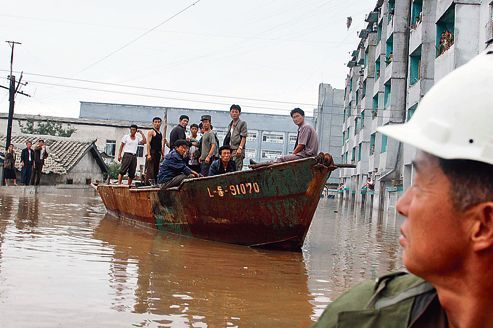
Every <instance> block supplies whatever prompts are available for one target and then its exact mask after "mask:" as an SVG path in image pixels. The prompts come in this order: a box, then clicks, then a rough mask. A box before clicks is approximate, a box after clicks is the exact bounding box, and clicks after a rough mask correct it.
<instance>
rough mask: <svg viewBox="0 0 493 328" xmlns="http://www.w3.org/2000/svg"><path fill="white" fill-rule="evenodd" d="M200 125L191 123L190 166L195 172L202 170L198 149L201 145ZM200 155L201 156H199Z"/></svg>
mask: <svg viewBox="0 0 493 328" xmlns="http://www.w3.org/2000/svg"><path fill="white" fill-rule="evenodd" d="M198 131H199V126H198V125H197V124H192V125H190V133H191V134H190V149H189V150H188V167H189V168H191V169H192V170H193V171H195V172H200V163H199V157H200V155H199V154H198V152H197V150H198V147H199V136H198ZM197 155H199V156H197Z"/></svg>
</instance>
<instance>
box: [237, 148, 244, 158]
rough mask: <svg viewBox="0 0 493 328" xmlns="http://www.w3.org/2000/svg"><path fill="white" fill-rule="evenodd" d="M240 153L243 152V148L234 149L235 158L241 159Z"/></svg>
mask: <svg viewBox="0 0 493 328" xmlns="http://www.w3.org/2000/svg"><path fill="white" fill-rule="evenodd" d="M242 151H243V148H241V147H238V149H236V157H241V152H242Z"/></svg>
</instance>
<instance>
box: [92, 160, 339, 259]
mask: <svg viewBox="0 0 493 328" xmlns="http://www.w3.org/2000/svg"><path fill="white" fill-rule="evenodd" d="M335 168H336V166H335V165H334V164H333V160H332V157H331V156H330V155H329V154H323V153H321V154H320V155H319V156H317V157H311V158H305V159H301V160H296V161H292V162H285V163H279V164H272V165H269V166H264V167H261V168H258V169H255V170H247V171H241V172H234V173H228V174H223V175H218V176H213V177H204V178H197V179H187V180H185V181H183V182H182V183H181V185H180V186H179V187H175V188H170V189H166V190H160V189H159V188H151V187H143V188H132V187H130V188H129V187H128V186H124V185H98V186H97V191H98V193H99V195H100V196H101V199H102V200H103V203H104V205H105V206H106V209H107V211H108V213H110V214H112V215H113V216H115V217H121V218H129V219H133V220H137V221H140V222H145V223H147V224H148V225H150V226H152V227H154V228H157V229H159V230H162V231H166V232H171V233H176V234H181V235H188V236H193V237H197V238H202V239H208V240H214V241H219V242H225V243H232V244H239V245H246V246H259V247H267V248H276V249H285V250H300V249H301V247H302V246H303V241H304V239H305V235H306V233H307V231H308V228H309V227H310V223H311V221H312V218H313V215H314V213H315V210H316V208H317V205H318V202H319V200H320V194H321V192H322V189H323V187H324V184H325V182H326V181H327V178H328V177H329V175H330V172H332V171H333V170H334V169H335Z"/></svg>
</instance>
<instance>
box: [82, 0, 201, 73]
mask: <svg viewBox="0 0 493 328" xmlns="http://www.w3.org/2000/svg"><path fill="white" fill-rule="evenodd" d="M200 1H201V0H196V1H194V2H193V3H192V4H190V5H188V6H186V7H185V8H184V9H182V10H180V11H179V12H177V13H176V14H174V15H172V16H171V17H168V18H166V19H165V20H164V21H162V22H161V23H159V24H158V25H156V26H154V27H153V28H151V29H149V30H147V31H145V32H144V33H142V34H140V35H139V36H137V37H136V38H134V39H132V40H130V41H129V42H127V43H125V44H124V45H123V46H121V47H119V48H117V49H115V50H113V51H112V52H110V53H109V54H107V55H106V56H104V57H103V58H101V59H98V60H96V61H95V62H93V63H92V64H90V65H88V66H86V67H85V68H83V69H82V70H81V71H79V72H78V73H76V74H80V73H82V72H85V71H87V70H88V69H89V68H91V67H93V66H95V65H97V64H99V63H100V62H102V61H104V60H106V59H108V58H109V57H111V56H113V55H114V54H116V53H117V52H119V51H121V50H123V49H125V48H126V47H128V46H130V45H131V44H132V43H134V42H136V41H138V40H140V39H142V38H143V37H144V36H146V35H147V34H149V33H151V32H152V31H154V30H156V29H158V28H159V27H161V26H163V25H164V24H166V23H167V22H169V21H170V20H172V19H173V18H175V17H176V16H178V15H180V14H181V13H183V12H185V11H187V10H188V9H190V8H191V7H193V6H195V5H196V4H197V3H199V2H200Z"/></svg>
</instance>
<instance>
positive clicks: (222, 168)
mask: <svg viewBox="0 0 493 328" xmlns="http://www.w3.org/2000/svg"><path fill="white" fill-rule="evenodd" d="M235 171H236V164H235V162H234V161H232V160H231V148H230V147H229V146H222V147H220V148H219V158H218V159H216V160H215V161H214V162H213V163H212V165H211V167H210V169H209V176H213V175H218V174H224V173H230V172H235Z"/></svg>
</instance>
